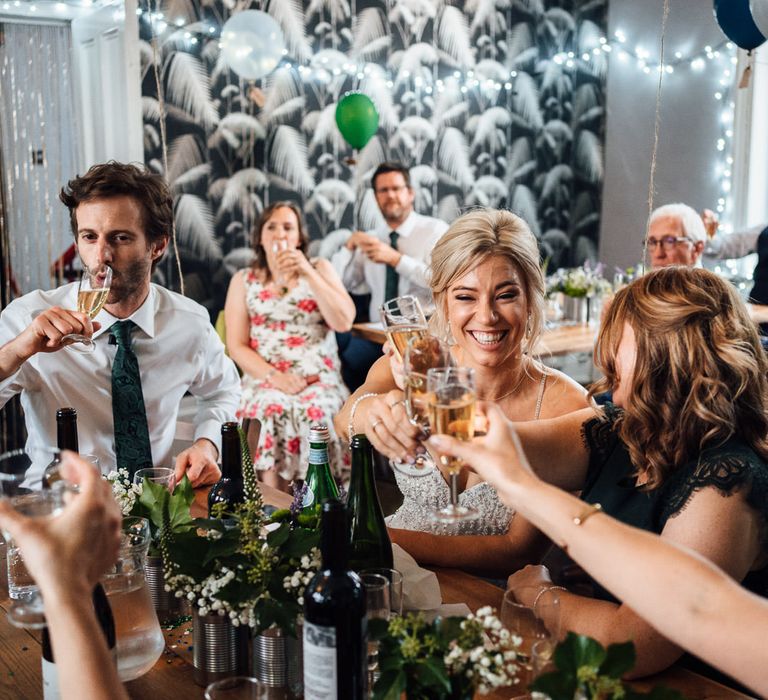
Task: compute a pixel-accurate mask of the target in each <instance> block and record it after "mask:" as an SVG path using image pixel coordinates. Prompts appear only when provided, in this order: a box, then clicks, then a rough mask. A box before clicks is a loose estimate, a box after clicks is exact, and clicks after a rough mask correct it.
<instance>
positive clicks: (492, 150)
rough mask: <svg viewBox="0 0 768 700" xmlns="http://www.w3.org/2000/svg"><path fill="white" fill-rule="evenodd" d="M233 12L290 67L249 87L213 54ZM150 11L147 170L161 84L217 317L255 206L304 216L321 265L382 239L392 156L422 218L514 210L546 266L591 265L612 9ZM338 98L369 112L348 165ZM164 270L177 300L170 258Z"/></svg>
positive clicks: (155, 144) (202, 2) (190, 6)
mask: <svg viewBox="0 0 768 700" xmlns="http://www.w3.org/2000/svg"><path fill="white" fill-rule="evenodd" d="M244 9H259V10H263V11H266V12H268V13H269V14H270V15H272V16H273V17H274V18H275V19H276V20H277V21H278V23H279V24H280V26H281V27H282V29H283V33H284V35H285V37H286V46H287V54H286V56H285V59H284V61H283V62H282V63H281V65H280V66H279V67H278V69H277V70H276V71H275V72H273V73H272V74H271V75H270V76H268V77H267V78H265V79H262V80H259V81H255V82H249V81H244V80H241V79H239V78H238V76H237V75H235V74H234V73H233V72H232V71H231V70H230V69H229V68H228V66H227V65H226V61H225V59H224V56H223V54H222V53H221V51H220V50H219V42H218V36H219V33H220V30H221V26H222V25H223V23H224V22H225V21H226V19H227V18H228V17H229V16H230V15H231V14H232V13H234V12H237V11H240V10H244ZM143 10H144V12H143V14H142V17H141V25H140V26H141V32H142V34H141V36H142V42H141V46H142V54H141V59H142V72H143V73H142V74H143V86H142V93H143V112H144V148H145V157H146V162H147V163H149V165H150V166H151V167H152V168H153V169H155V170H157V171H159V172H163V171H164V168H163V165H162V163H163V159H162V147H161V143H162V129H161V124H160V121H161V120H160V104H159V101H158V90H157V81H156V74H157V76H159V78H160V80H161V81H162V86H163V98H164V103H165V112H166V122H165V127H166V133H167V136H166V140H167V145H168V168H167V173H166V175H167V177H168V180H169V182H170V183H171V186H172V188H173V191H174V193H175V195H176V223H177V239H178V243H179V248H180V251H181V260H182V268H183V271H184V275H185V283H186V286H187V294H188V295H189V296H192V297H193V298H196V299H197V300H198V301H200V302H201V303H204V304H206V305H207V306H208V307H209V309H210V310H211V312H212V313H214V312H215V311H216V310H217V309H218V308H221V306H222V305H223V294H224V292H225V291H226V286H227V283H228V280H229V276H230V275H231V273H232V272H233V271H234V270H236V269H238V268H240V267H242V266H243V265H244V264H245V263H246V261H247V260H248V250H249V232H250V229H251V227H252V225H253V223H254V221H255V220H256V218H257V217H258V215H259V212H260V211H261V209H262V208H263V207H264V206H265V205H266V204H268V203H269V202H272V201H275V200H276V199H292V200H297V201H298V202H300V203H301V205H302V208H303V211H304V212H305V216H306V219H307V222H308V224H309V227H310V231H311V236H312V240H313V243H312V249H313V253H315V254H320V255H325V256H329V255H331V254H332V253H333V252H334V251H335V250H336V249H337V248H338V246H339V245H341V243H342V242H343V240H344V239H345V237H346V235H347V234H348V232H349V231H350V230H353V229H355V228H362V229H367V228H371V227H373V226H375V225H376V224H377V222H378V217H379V213H378V210H377V208H376V204H375V201H374V199H373V194H372V191H371V190H370V186H369V181H370V175H371V173H372V171H373V170H374V168H375V167H376V166H377V165H378V164H379V163H380V162H381V161H383V160H385V159H395V160H401V161H403V162H405V163H406V164H407V165H409V166H410V167H411V173H412V180H413V184H414V189H415V191H416V208H417V210H418V211H420V212H422V213H427V214H432V215H434V216H438V217H441V218H443V219H445V220H446V221H450V220H451V219H452V218H453V217H454V216H455V215H456V213H457V212H458V211H461V210H463V209H464V208H466V207H470V206H476V205H483V206H494V207H508V208H511V209H512V210H513V211H515V212H517V213H518V214H520V215H521V216H522V217H523V218H525V220H526V221H528V223H529V224H530V225H531V228H532V229H533V231H534V233H535V234H536V235H537V237H539V239H540V241H541V245H542V249H543V255H544V256H545V257H549V258H550V259H551V261H550V268H552V267H556V266H561V265H566V264H572V263H580V262H582V261H583V260H584V259H586V258H592V259H594V257H595V255H596V249H597V237H598V231H599V217H600V196H601V186H602V176H603V155H602V145H603V138H604V124H605V111H604V105H605V77H606V70H607V58H608V57H607V55H606V54H605V53H604V52H603V51H601V50H600V44H599V38H600V37H601V36H602V35H604V34H605V29H606V12H607V0H583V1H578V0H466V1H465V2H457V1H456V0H380V1H379V2H375V1H373V0H357V1H355V0H303V1H301V0H261V1H259V0H253V1H249V0H161V1H160V6H159V8H158V7H155V5H154V4H153V5H152V12H150V11H149V8H147V7H146V6H144V7H143ZM159 13H162V15H163V16H162V17H160V14H159ZM164 24H167V25H168V26H167V27H166V28H164V26H163V25H164ZM153 26H154V28H155V29H154V31H155V33H156V34H157V35H158V36H159V39H158V41H157V42H155V46H154V47H153V45H152V43H150V41H149V40H150V39H151V37H152V33H153ZM163 29H164V31H162V30H163ZM155 64H156V66H157V71H156V70H155ZM349 90H361V91H363V92H365V93H366V94H367V95H368V96H369V97H371V99H372V100H373V101H374V103H375V104H376V107H377V109H378V112H379V115H380V119H379V130H378V133H377V134H376V135H375V136H374V137H373V138H372V139H371V141H370V142H369V143H368V145H367V146H366V147H365V148H364V149H362V150H361V151H360V152H359V153H358V154H353V153H352V150H351V149H350V148H349V147H348V146H347V145H346V143H345V142H344V140H343V139H342V137H341V135H340V133H339V132H338V129H337V128H336V125H335V120H334V116H335V108H336V103H337V102H338V100H339V99H340V97H342V96H343V95H344V94H345V92H347V91H349ZM353 155H356V162H352V161H351V158H352V156H353ZM159 272H160V275H161V277H162V278H163V281H164V282H165V283H166V284H168V285H169V286H171V287H176V286H177V279H176V277H175V269H174V267H173V265H172V264H171V263H170V261H168V262H166V264H164V265H163V266H161V268H160V270H159Z"/></svg>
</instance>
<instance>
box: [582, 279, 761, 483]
mask: <svg viewBox="0 0 768 700" xmlns="http://www.w3.org/2000/svg"><path fill="white" fill-rule="evenodd" d="M625 323H629V325H630V326H631V327H632V330H633V331H634V332H635V342H636V349H637V357H636V361H635V368H634V373H633V375H632V379H631V386H629V387H627V399H626V402H625V403H626V405H625V407H624V408H625V410H624V413H623V416H622V417H621V418H620V419H619V421H618V422H617V428H618V434H619V437H620V438H621V439H622V440H623V441H624V443H625V444H626V446H627V448H628V449H629V454H630V457H631V459H632V464H633V465H634V466H635V469H636V470H637V472H638V473H646V474H647V477H648V478H647V481H646V488H647V489H649V490H650V489H655V488H658V487H659V486H661V485H662V484H663V483H664V481H665V479H666V478H667V477H668V476H669V475H670V474H671V473H672V472H673V471H674V470H675V469H677V468H679V467H681V466H683V465H684V464H686V463H687V462H690V461H691V460H694V459H697V458H698V455H700V454H701V452H702V451H703V450H705V449H707V448H712V447H716V446H718V445H722V444H723V443H724V442H725V441H726V440H728V439H729V438H731V437H733V436H737V437H739V438H741V439H743V440H744V441H745V442H747V444H749V445H750V447H752V449H753V450H754V451H755V452H756V453H757V454H758V455H760V457H762V458H763V459H766V460H768V418H766V397H767V394H768V392H767V389H768V385H767V384H766V370H767V369H768V365H767V363H766V358H765V352H764V350H763V348H762V346H761V345H760V340H759V338H758V335H757V331H756V329H755V325H754V324H753V323H752V321H751V320H750V318H749V315H748V313H747V309H746V307H745V306H744V303H743V302H742V300H741V299H740V298H739V296H738V294H737V293H736V290H735V289H734V288H733V287H732V285H731V284H730V283H729V282H727V281H726V280H723V279H722V278H720V277H718V276H717V275H715V274H714V273H712V272H709V271H707V270H703V269H700V268H699V269H697V268H689V267H681V266H680V267H678V266H674V267H665V268H661V269H658V270H653V271H652V272H649V273H648V274H646V275H644V276H643V277H641V278H640V279H638V280H635V281H634V282H633V283H632V284H630V285H629V286H628V287H625V288H624V289H622V290H621V291H620V292H618V293H617V294H616V296H615V297H614V299H613V302H612V303H611V305H610V308H609V309H608V311H607V313H606V317H605V319H604V321H603V325H602V328H601V329H600V334H599V336H598V342H597V346H596V347H595V363H596V364H597V365H598V367H600V369H601V370H602V371H603V373H604V374H605V378H604V379H603V380H601V381H600V382H598V383H597V384H596V385H594V386H593V387H592V388H591V389H590V395H594V394H597V393H600V392H603V391H606V390H609V389H612V388H615V387H617V386H618V382H619V381H620V380H621V377H620V376H619V375H618V373H617V368H616V361H615V358H616V352H617V349H618V346H619V342H620V341H621V336H622V333H623V331H624V324H625Z"/></svg>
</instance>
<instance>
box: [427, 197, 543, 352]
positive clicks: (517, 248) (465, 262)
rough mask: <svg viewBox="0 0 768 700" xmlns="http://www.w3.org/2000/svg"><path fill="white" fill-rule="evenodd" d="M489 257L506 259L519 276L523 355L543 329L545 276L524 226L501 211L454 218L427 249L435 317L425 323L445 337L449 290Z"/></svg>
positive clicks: (536, 248)
mask: <svg viewBox="0 0 768 700" xmlns="http://www.w3.org/2000/svg"><path fill="white" fill-rule="evenodd" d="M492 256H502V257H505V258H506V259H507V260H509V261H510V262H511V263H512V264H513V265H514V266H515V269H516V270H517V271H518V274H519V275H520V281H521V282H522V285H523V289H524V290H525V298H526V301H527V304H528V329H527V332H526V336H525V343H524V345H525V347H524V348H523V350H524V351H526V352H527V351H528V350H529V349H530V348H532V347H533V346H534V345H535V344H536V341H537V340H538V339H539V336H540V335H541V330H542V328H543V325H544V293H545V286H544V275H543V273H542V271H541V265H540V264H539V244H538V242H537V241H536V237H535V236H534V235H533V234H532V233H531V229H530V228H529V227H528V224H526V223H525V221H523V220H522V219H521V218H520V217H519V216H517V215H516V214H513V213H512V212H510V211H505V210H503V209H473V210H471V211H469V212H467V213H466V214H463V215H462V216H460V217H459V218H458V219H456V220H455V221H454V222H453V223H452V224H451V226H450V228H449V229H448V230H447V231H446V232H445V233H444V234H443V236H442V238H440V240H439V241H438V242H437V245H435V247H434V248H433V249H432V260H431V263H430V273H431V276H430V287H431V289H432V295H433V297H434V299H435V314H434V316H433V317H432V319H431V320H430V324H431V326H432V331H433V332H434V334H435V335H437V336H438V337H441V338H443V337H450V332H449V328H448V320H447V317H446V315H447V299H446V292H447V291H448V288H449V287H450V286H451V285H452V284H453V283H454V282H455V281H456V280H457V279H458V278H459V277H461V276H463V275H465V274H467V273H468V272H470V271H471V270H473V269H474V268H476V267H477V266H478V265H479V264H480V263H482V262H484V261H485V260H487V259H488V258H490V257H492Z"/></svg>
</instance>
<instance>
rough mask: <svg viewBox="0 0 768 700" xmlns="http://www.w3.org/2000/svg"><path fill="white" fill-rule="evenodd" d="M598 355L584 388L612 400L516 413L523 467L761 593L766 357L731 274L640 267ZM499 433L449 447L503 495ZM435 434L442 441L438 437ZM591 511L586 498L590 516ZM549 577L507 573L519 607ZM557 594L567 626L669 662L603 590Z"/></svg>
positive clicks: (503, 441) (767, 509)
mask: <svg viewBox="0 0 768 700" xmlns="http://www.w3.org/2000/svg"><path fill="white" fill-rule="evenodd" d="M596 359H597V361H598V364H599V365H600V366H601V368H602V370H603V372H604V374H605V380H604V381H603V382H601V383H600V385H599V386H596V387H594V388H593V392H601V391H605V390H606V389H610V390H612V392H613V401H614V403H613V404H609V405H607V406H606V407H605V409H604V410H601V411H600V412H599V413H598V414H597V415H596V414H595V411H594V410H592V409H586V410H584V411H577V412H575V413H572V414H569V415H567V416H563V417H561V418H556V419H553V420H550V421H539V422H538V423H530V424H516V425H515V429H516V431H517V435H518V436H519V438H520V441H521V443H522V446H523V448H524V450H525V454H526V455H527V457H528V460H529V461H530V463H531V465H532V467H533V469H534V470H535V471H536V472H537V473H538V474H539V476H541V477H542V478H543V479H545V480H546V481H549V482H550V483H552V484H555V485H557V486H560V487H562V488H564V489H567V490H569V491H581V497H582V500H583V501H585V502H586V503H590V504H593V503H600V504H601V505H602V508H603V510H604V511H605V512H606V513H608V514H609V515H612V516H613V517H615V518H617V519H618V520H620V521H622V522H624V523H627V524H630V525H634V526H636V527H639V528H642V529H644V530H647V531H650V532H654V533H657V534H660V535H661V536H662V537H664V538H668V539H669V540H670V541H673V542H675V543H677V544H679V545H683V546H685V547H688V548H690V549H693V550H695V551H697V552H698V553H700V554H702V555H703V556H705V557H706V558H707V559H709V560H711V561H712V562H714V563H715V564H716V565H717V566H719V567H720V568H721V569H723V570H724V571H725V572H726V573H728V574H729V575H730V576H732V577H733V578H734V579H736V580H738V581H744V583H745V585H749V586H750V587H751V588H753V589H757V590H759V591H760V592H761V593H763V594H764V593H765V587H764V586H765V580H766V579H765V576H764V574H765V569H766V564H768V557H766V552H767V551H768V549H767V548H766V540H765V535H766V523H767V522H768V498H766V496H768V439H767V437H766V436H767V435H768V420H767V419H766V409H767V408H768V405H767V404H768V398H767V397H768V391H767V389H768V385H767V382H766V370H767V369H768V367H767V365H766V359H765V356H764V352H763V350H762V348H761V346H760V343H759V340H758V337H757V333H756V331H755V328H754V326H753V324H752V323H751V322H750V320H749V317H748V315H747V312H746V308H745V306H744V304H743V302H742V301H741V300H740V298H739V297H738V295H737V294H736V292H735V291H734V290H733V288H732V287H731V285H730V284H729V283H728V282H726V281H724V280H722V279H721V278H719V277H718V276H716V275H714V274H712V273H710V272H707V271H706V270H701V269H690V268H680V267H676V268H665V269H661V270H657V271H654V272H651V273H649V274H648V275H646V276H644V277H642V278H641V279H639V280H637V281H635V282H634V283H633V284H631V285H630V286H629V287H627V288H625V289H623V290H622V291H620V292H619V293H618V294H617V295H616V297H615V299H614V301H613V303H612V304H611V307H610V309H609V311H608V313H607V316H606V319H605V321H604V325H603V327H602V329H601V331H600V335H599V339H598V346H597V350H596ZM504 432H505V431H504V430H502V429H501V427H499V428H498V430H497V431H496V433H495V435H492V434H490V433H489V436H488V438H486V440H485V449H483V450H476V451H475V456H472V453H471V448H470V449H469V450H467V452H468V453H469V454H464V450H462V449H461V448H459V451H460V452H462V456H464V457H466V458H467V459H468V461H469V462H470V463H471V464H477V465H478V466H479V467H480V468H481V470H482V472H483V476H484V477H485V478H487V479H488V480H489V481H491V482H492V483H494V484H495V485H496V486H497V488H498V489H499V493H500V495H501V496H502V498H504V491H505V489H504V486H503V484H502V485H501V486H500V482H499V481H498V479H500V478H501V477H502V475H501V473H497V474H496V476H493V474H492V469H493V467H492V462H490V461H489V456H488V454H487V452H488V451H489V450H495V451H498V454H499V455H504V456H505V458H506V461H507V462H509V460H510V457H509V455H510V454H513V453H514V448H513V447H512V446H511V445H510V441H511V440H512V439H513V438H512V437H511V436H510V434H509V432H506V433H505V435H503V436H502V435H501V433H504ZM433 439H434V440H437V441H438V442H440V446H439V449H440V450H441V451H443V450H445V449H446V446H445V445H443V444H442V443H443V441H444V439H443V438H433ZM481 444H482V443H481ZM457 453H458V452H457ZM499 459H500V460H501V459H502V458H501V457H500V458H499ZM500 463H501V464H503V462H500ZM488 465H491V466H488ZM518 476H519V475H517V476H515V477H514V478H518ZM504 478H509V475H508V474H506V475H504ZM515 505H516V506H517V505H519V504H515ZM592 512H593V511H592V509H591V508H589V507H588V506H584V514H585V515H586V517H588V516H589V515H590V514H591V513H592ZM586 517H585V518H584V519H586ZM573 526H574V527H578V525H576V524H575V521H574V525H573ZM626 556H627V557H632V556H633V553H632V552H631V551H629V552H627V553H626ZM615 566H616V567H621V566H622V561H621V560H617V561H616V562H615ZM551 585H552V583H551V581H550V579H549V574H548V572H547V570H546V569H545V568H544V567H541V566H528V567H526V568H525V569H523V570H522V571H519V572H517V573H516V574H513V576H512V577H510V586H511V587H512V588H513V589H514V590H515V591H516V594H517V595H518V596H519V597H521V598H522V602H524V603H526V604H528V605H532V604H533V602H534V600H535V598H536V596H537V595H539V594H540V593H541V591H543V590H545V589H546V588H547V587H548V586H551ZM560 594H561V595H560V600H561V610H562V618H563V623H564V624H563V627H564V629H571V630H574V631H576V632H581V633H584V634H588V635H590V636H592V637H595V638H597V639H598V640H599V641H601V642H602V643H613V642H619V641H625V640H627V639H632V640H633V641H634V643H635V645H636V647H637V652H638V660H637V666H636V669H635V673H636V675H645V674H648V673H652V672H655V671H659V670H661V669H663V668H666V667H667V666H669V665H670V664H671V663H673V662H674V661H675V660H677V659H678V658H679V657H680V655H681V654H682V653H683V652H682V649H680V647H678V646H676V645H675V644H673V643H672V642H670V641H669V640H667V639H666V638H665V637H663V636H662V635H661V634H660V633H659V632H657V631H656V630H655V629H654V628H653V627H651V626H650V625H649V624H648V623H647V622H645V621H644V620H643V619H642V618H641V617H639V616H638V615H637V614H636V613H635V612H634V611H633V610H632V609H630V608H629V607H628V606H626V605H623V604H621V603H620V602H619V601H617V600H616V599H615V598H613V597H612V596H610V594H608V593H607V591H605V590H604V589H598V591H597V593H596V597H595V598H585V597H583V596H578V595H575V594H572V593H569V592H567V591H560ZM669 594H670V596H672V595H674V591H670V593H669ZM724 643H725V644H727V640H724Z"/></svg>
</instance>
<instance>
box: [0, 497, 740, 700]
mask: <svg viewBox="0 0 768 700" xmlns="http://www.w3.org/2000/svg"><path fill="white" fill-rule="evenodd" d="M262 492H263V495H264V500H265V501H266V502H268V503H271V504H273V505H276V506H278V507H287V506H288V505H289V504H290V502H291V497H290V496H288V495H287V494H284V493H281V492H279V491H276V490H275V489H272V488H270V487H269V486H265V485H262ZM206 493H207V491H206V490H201V491H199V492H198V494H197V498H196V503H195V505H194V506H193V514H196V515H202V514H204V513H205V500H206ZM5 554H6V548H5V545H0V558H2V559H3V560H5ZM1 564H2V565H3V566H2V578H1V580H0V611H1V612H0V698H1V699H2V700H5V699H6V698H8V699H9V700H10V699H11V698H13V700H40V698H41V697H42V679H41V671H40V656H41V649H40V645H41V641H40V634H39V633H38V632H36V631H33V630H21V629H17V628H16V627H13V626H12V625H11V624H10V623H9V622H8V619H7V617H6V613H7V610H8V605H9V600H8V585H7V584H8V581H7V578H6V576H5V566H4V561H3V562H1ZM435 571H436V573H437V577H438V581H439V582H440V590H441V592H442V595H443V602H445V603H466V604H467V605H468V606H469V607H470V608H471V609H472V610H473V611H475V610H477V609H478V608H480V607H482V606H483V605H492V606H493V607H495V608H497V609H500V608H501V599H502V595H503V591H502V590H501V589H500V588H497V587H496V586H493V585H491V584H489V583H487V582H485V581H483V580H481V579H478V578H476V577H475V576H472V575H470V574H467V573H465V572H462V571H458V570H453V569H436V570H435ZM163 634H164V635H165V640H166V650H165V652H164V653H163V655H162V656H161V657H160V659H159V660H158V661H157V663H156V664H155V666H154V667H153V668H152V669H151V670H150V671H149V672H148V673H146V674H145V675H144V676H142V677H141V678H138V679H136V680H135V681H130V682H129V683H126V688H127V690H128V694H129V695H130V697H131V698H135V700H198V699H201V698H202V697H203V688H201V687H200V686H198V685H196V684H195V682H194V681H193V679H192V631H191V623H185V624H183V625H181V626H180V627H177V628H176V629H173V630H164V631H163ZM660 683H663V684H664V685H666V686H668V687H670V688H675V689H677V690H680V691H681V692H682V693H683V694H684V695H685V696H686V698H689V700H709V699H714V698H728V699H732V700H746V699H747V698H748V697H749V696H746V695H743V694H741V693H738V692H736V691H734V690H730V689H728V688H725V687H724V686H722V685H720V684H719V683H715V682H714V681H710V680H708V679H706V678H702V677H701V676H699V675H697V674H695V673H693V672H691V671H687V670H685V669H681V668H677V667H673V668H671V669H669V670H667V671H665V672H664V673H660V674H658V675H656V676H653V677H651V678H648V679H644V680H643V681H642V682H637V683H635V684H634V685H635V686H636V687H637V688H639V689H647V688H649V687H650V686H653V685H656V684H660ZM481 697H486V698H490V699H491V700H509V697H510V693H509V691H505V692H503V693H497V694H492V695H488V696H478V698H481Z"/></svg>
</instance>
